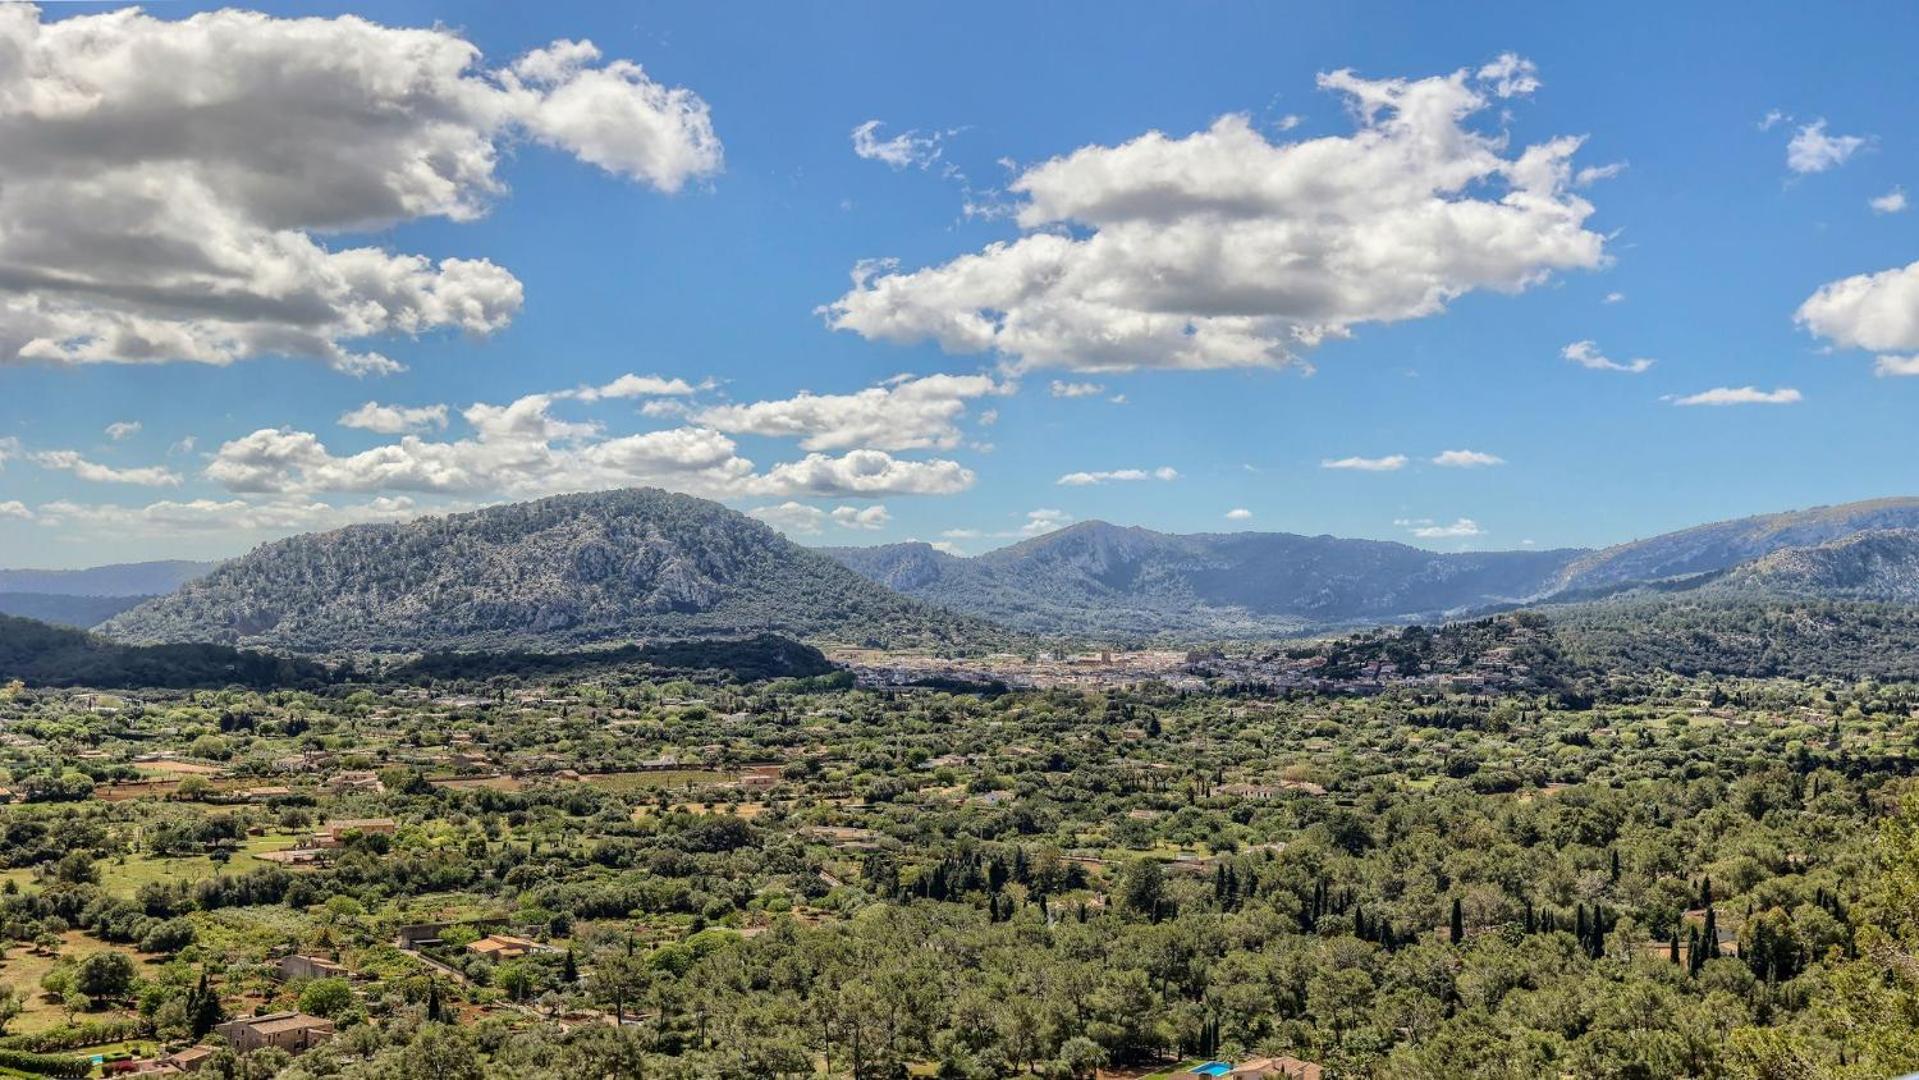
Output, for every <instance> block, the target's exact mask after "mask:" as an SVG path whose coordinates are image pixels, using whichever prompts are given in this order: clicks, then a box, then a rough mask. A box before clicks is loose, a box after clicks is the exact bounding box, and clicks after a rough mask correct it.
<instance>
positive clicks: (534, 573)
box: [102, 488, 989, 651]
mask: <svg viewBox="0 0 1919 1080" xmlns="http://www.w3.org/2000/svg"><path fill="white" fill-rule="evenodd" d="M102 630H103V631H104V632H106V633H108V634H110V635H112V636H114V637H117V638H119V639H121V640H125V641H130V642H141V643H145V642H160V641H215V642H222V643H230V644H256V645H266V646H273V647H278V648H290V649H298V650H336V649H373V650H385V649H391V650H403V651H414V650H422V649H428V650H431V649H453V648H459V649H474V648H500V647H532V648H552V647H557V646H563V645H574V644H584V643H590V642H598V641H609V640H618V639H622V638H651V637H662V638H685V637H700V636H726V635H746V634H753V633H759V632H775V633H782V634H787V635H791V636H796V637H802V638H813V639H832V640H847V641H855V642H858V641H869V640H870V641H878V642H883V643H889V644H948V643H954V642H960V641H967V640H974V639H980V638H984V637H986V636H987V635H988V634H989V631H988V630H987V628H985V627H983V626H981V625H980V624H979V623H977V622H975V621H973V620H969V619H965V618H960V617H955V616H951V615H948V614H946V613H944V612H941V611H936V610H934V609H931V608H929V607H927V606H926V605H924V604H922V603H919V602H917V601H915V600H911V599H908V598H906V597H903V596H900V595H898V594H896V593H894V592H891V591H889V590H887V589H885V588H882V587H880V586H877V585H874V584H872V583H871V582H868V581H867V580H865V579H864V578H862V577H860V576H859V575H857V574H855V573H853V572H851V571H850V570H847V569H846V568H845V567H843V566H841V565H839V564H838V563H836V562H834V561H833V560H832V559H830V558H827V557H826V556H824V555H821V554H819V553H817V552H813V551H808V550H807V549H805V548H802V547H800V546H798V545H796V544H794V543H792V542H790V541H788V540H786V539H785V538H784V537H781V536H780V535H779V534H778V533H776V532H774V531H773V530H772V529H771V528H769V527H767V526H766V525H764V524H761V523H760V522H758V521H755V520H753V519H752V518H749V517H747V516H745V515H743V514H740V513H737V512H735V511H732V510H728V509H726V508H725V507H723V506H720V505H719V504H717V503H712V502H707V501H705V500H703V499H695V498H692V497H690V496H686V495H676V494H671V493H668V492H664V491H659V490H655V489H650V488H645V489H641V488H635V489H625V490H618V491H606V492H596V493H591V494H581V495H561V496H555V497H553V498H548V499H541V500H539V501H537V502H526V503H514V504H510V505H505V506H495V507H490V508H487V509H484V510H478V511H474V512H472V513H466V514H455V515H450V516H447V517H432V518H422V519H419V520H416V521H411V522H407V523H405V524H392V525H388V524H381V525H356V526H351V527H348V528H345V529H340V530H337V531H334V532H328V533H317V534H311V535H306V536H296V537H293V538H291V539H287V540H282V541H278V542H276V543H271V544H266V545H263V546H262V547H260V548H258V549H256V550H255V551H253V552H252V553H250V554H248V555H246V556H244V557H242V558H238V559H234V560H232V561H230V562H227V563H225V564H223V565H221V566H220V567H219V568H218V569H217V570H215V571H214V572H213V573H211V574H209V575H208V576H206V577H204V578H202V579H200V580H198V581H194V582H192V583H189V584H188V585H186V586H185V587H183V588H182V589H180V590H179V591H178V592H176V593H174V594H172V595H170V596H165V597H160V598H158V599H156V600H153V601H150V602H148V603H146V604H143V605H141V606H140V607H137V608H135V609H133V610H131V611H128V612H126V613H124V614H122V615H120V616H118V617H116V618H114V619H112V620H110V621H109V622H108V623H107V624H105V625H104V626H103V627H102Z"/></svg>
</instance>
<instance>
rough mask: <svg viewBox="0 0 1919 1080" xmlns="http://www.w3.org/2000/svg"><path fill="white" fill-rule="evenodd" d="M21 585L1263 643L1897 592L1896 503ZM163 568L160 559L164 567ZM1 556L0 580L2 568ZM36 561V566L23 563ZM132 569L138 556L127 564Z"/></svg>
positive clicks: (344, 556)
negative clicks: (1458, 532)
mask: <svg viewBox="0 0 1919 1080" xmlns="http://www.w3.org/2000/svg"><path fill="white" fill-rule="evenodd" d="M141 565H142V566H143V567H149V568H151V569H147V570H140V569H138V568H134V567H111V568H101V569H100V570H98V571H84V572H68V573H71V574H74V575H75V576H73V577H71V578H66V579H59V580H54V581H45V580H34V579H26V580H30V581H32V582H33V583H36V584H43V583H44V584H59V585H61V586H62V587H64V588H75V587H78V586H79V585H84V586H86V587H89V588H100V587H103V586H102V585H100V584H99V583H101V582H109V583H120V587H125V583H127V582H133V583H136V584H148V583H151V584H155V585H158V584H165V583H166V582H165V581H164V577H163V575H165V574H174V575H177V576H178V577H179V578H181V579H183V581H184V583H183V584H180V585H179V587H178V588H177V589H174V590H173V591H172V592H170V593H169V594H167V595H164V596H159V597H155V598H152V599H147V600H144V601H142V602H139V603H138V604H137V605H136V606H133V607H131V608H130V609H129V610H125V611H110V612H109V613H108V614H107V615H106V616H103V618H104V622H102V623H101V624H100V630H101V632H103V633H105V634H107V635H109V636H111V637H114V638H116V639H118V640H121V641H125V642H132V643H140V644H147V643H159V642H212V643H219V644H227V645H244V646H257V647H268V648H276V649H284V650H295V651H300V650H304V651H352V650H362V649H365V650H376V651H378V650H398V651H423V650H447V649H455V650H457V649H549V650H552V649H568V648H576V647H580V646H592V645H597V644H602V643H608V642H618V641H626V640H636V639H637V640H674V639H687V638H695V637H712V636H747V635H752V634H760V633H776V634H784V635H789V636H792V637H797V638H801V639H807V640H812V641H823V642H824V641H830V642H844V643H870V644H879V645H887V646H924V647H935V648H978V647H985V646H994V645H1004V644H1006V643H1007V642H1008V641H1009V640H1010V639H1011V637H1012V636H1016V635H1037V636H1045V637H1055V636H1064V637H1072V638H1082V639H1097V640H1101V641H1145V640H1157V641H1206V640H1223V639H1231V638H1241V639H1247V638H1268V637H1281V636H1287V635H1296V634H1304V633H1321V632H1332V631H1337V630H1341V629H1345V628H1353V627H1360V626H1372V625H1382V624H1393V623H1405V622H1413V621H1422V622H1433V621H1439V620H1443V619H1446V618H1454V617H1460V616H1465V615H1471V614H1476V613H1483V612H1489V611H1497V610H1501V609H1509V608H1513V607H1518V606H1548V605H1559V606H1562V607H1563V606H1567V605H1572V604H1580V603H1586V602H1589V601H1595V600H1604V599H1611V598H1627V599H1630V598H1632V597H1635V596H1665V597H1670V596H1675V595H1685V596H1686V597H1687V598H1688V602H1691V603H1712V604H1719V603H1739V602H1745V601H1750V600H1754V599H1769V598H1796V599H1801V600H1821V601H1824V600H1837V601H1861V602H1881V603H1899V604H1904V603H1915V602H1919V499H1882V500H1875V501H1871V502H1861V503H1851V504H1847V505H1843V506H1832V507H1819V508H1816V509H1812V510H1804V511H1795V512H1791V513H1784V514H1770V515H1764V516H1760V517H1753V518H1745V519H1740V520H1737V521H1727V522H1719V523H1714V524H1710V525H1703V526H1699V527H1696V528H1691V529H1685V530H1681V531H1679V532H1674V533H1668V534H1665V535H1662V536H1656V537H1652V538H1649V539H1644V540H1636V541H1632V542H1630V543H1625V544H1620V545H1616V546H1614V547H1610V548H1605V549H1601V550H1583V549H1561V550H1549V551H1531V550H1524V551H1503V552H1467V553H1439V552H1432V551H1427V550H1424V549H1420V548H1415V547H1411V546H1408V545H1405V544H1398V543H1390V542H1382V541H1375V540H1351V539H1340V538H1337V537H1331V536H1300V535H1293V534H1287V533H1255V532H1242V533H1203V534H1193V535H1178V534H1169V533H1161V532H1155V531H1152V530H1148V529H1143V528H1129V527H1122V526H1117V525H1110V524H1106V523H1104V522H1086V523H1082V524H1078V525H1074V526H1071V527H1068V528H1065V529H1061V530H1059V531H1057V532H1054V533H1050V534H1047V535H1045V536H1039V537H1034V538H1032V539H1029V540H1025V541H1023V542H1020V543H1017V544H1014V545H1011V546H1009V547H1006V548H1002V549H999V550H997V551H992V552H988V553H986V554H983V555H979V556H975V557H972V558H965V557H960V556H955V555H951V554H947V553H945V552H942V551H939V550H936V549H934V548H933V547H931V546H930V545H927V544H921V543H902V544H890V545H883V546H879V547H868V548H831V549H822V550H813V549H808V548H803V547H801V546H799V545H797V544H795V543H793V542H791V541H790V540H787V539H786V538H785V537H783V536H781V535H780V534H778V533H777V532H775V531H773V530H772V529H771V528H769V527H768V526H766V525H764V524H762V523H761V522H759V521H756V520H754V519H752V518H750V517H747V516H746V515H743V514H740V513H738V512H736V511H733V510H729V509H727V508H725V507H723V506H721V505H719V504H717V503H712V502H707V501H704V500H700V499H695V498H691V497H689V496H683V495H675V494H670V493H667V492H663V491H657V490H651V489H629V490H619V491H608V492H598V493H590V494H580V495H565V496H556V497H553V498H549V499H542V500H539V501H536V502H528V503H518V504H512V505H505V506H496V507H491V508H488V509H484V510H479V511H474V512H471V513H465V514H456V515H452V516H448V517H431V518H422V519H419V520H416V521H412V522H408V523H404V524H391V525H387V524H383V525H358V526H351V527H348V528H345V529H340V530H336V531H334V532H328V533H318V534H310V535H306V536H297V537H292V538H290V539H287V540H282V541H278V542H275V543H271V544H267V545H264V546H262V547H260V548H258V549H256V550H255V551H253V552H252V553H250V554H248V555H245V556H243V557H240V558H237V559H234V560H231V561H228V562H226V563H223V564H220V565H218V566H210V565H209V564H141ZM163 567H164V568H165V569H162V568H163ZM9 573H11V572H0V583H6V582H10V581H16V580H22V579H20V578H17V577H13V576H8V575H9ZM41 573H44V572H41ZM142 574H149V575H161V576H148V577H142V576H141V575H142Z"/></svg>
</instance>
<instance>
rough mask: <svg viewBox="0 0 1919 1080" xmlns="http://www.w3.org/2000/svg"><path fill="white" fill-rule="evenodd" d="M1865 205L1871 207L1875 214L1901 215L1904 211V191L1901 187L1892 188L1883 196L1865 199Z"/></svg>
mask: <svg viewBox="0 0 1919 1080" xmlns="http://www.w3.org/2000/svg"><path fill="white" fill-rule="evenodd" d="M1866 205H1867V206H1870V207H1872V212H1873V213H1875V214H1898V213H1903V212H1904V211H1905V209H1906V189H1905V188H1902V187H1896V188H1893V189H1892V190H1891V191H1888V192H1886V193H1885V194H1884V195H1878V196H1874V197H1873V198H1870V199H1867V200H1866Z"/></svg>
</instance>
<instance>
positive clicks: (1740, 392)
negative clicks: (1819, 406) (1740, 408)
mask: <svg viewBox="0 0 1919 1080" xmlns="http://www.w3.org/2000/svg"><path fill="white" fill-rule="evenodd" d="M1666 400H1669V401H1671V402H1672V403H1673V404H1674V405H1795V404H1797V403H1799V402H1800V401H1803V400H1805V396H1804V395H1803V394H1801V393H1800V392H1799V391H1797V390H1794V389H1793V388H1792V387H1790V386H1783V387H1780V388H1779V389H1777V390H1761V389H1759V388H1758V387H1756V386H1716V387H1714V388H1712V389H1711V390H1702V391H1700V392H1699V393H1697V394H1687V395H1686V396H1684V397H1672V398H1667V399H1666Z"/></svg>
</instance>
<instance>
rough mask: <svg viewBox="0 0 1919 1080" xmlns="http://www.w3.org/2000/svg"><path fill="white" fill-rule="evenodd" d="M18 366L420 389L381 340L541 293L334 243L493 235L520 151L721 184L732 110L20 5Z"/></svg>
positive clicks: (343, 26) (416, 48)
mask: <svg viewBox="0 0 1919 1080" xmlns="http://www.w3.org/2000/svg"><path fill="white" fill-rule="evenodd" d="M0 131H4V132H5V133H6V135H5V141H6V148H7V149H6V153H4V154H0V267H3V268H4V269H0V363H4V362H8V361H42V362H50V363H56V364H85V363H157V362H164V361H193V362H199V363H207V364H229V363H233V362H236V361H241V360H247V359H252V358H255V357H260V356H279V355H285V356H301V357H312V358H317V359H320V360H323V361H325V362H327V363H329V364H331V365H332V366H334V367H336V368H339V369H341V370H343V371H348V372H353V373H356V374H368V373H381V372H387V371H393V370H396V369H397V368H398V367H399V365H398V364H397V363H396V362H394V361H393V360H391V359H389V358H388V357H386V356H384V355H382V354H380V353H379V352H377V351H375V350H374V349H373V348H370V347H368V343H369V342H370V341H371V340H373V339H378V338H382V337H388V336H394V335H400V336H415V335H421V334H427V333H432V332H436V331H457V332H464V333H469V334H476V335H484V334H490V333H492V332H494V331H497V330H499V329H501V328H502V327H504V326H506V325H507V324H508V323H509V322H511V321H512V319H513V318H514V316H515V315H517V314H518V312H519V311H520V308H521V304H522V299H523V297H522V289H521V285H520V282H519V280H518V279H516V278H515V277H514V276H513V275H512V273H510V272H509V271H508V270H506V269H505V268H503V267H501V266H498V265H496V264H494V263H492V262H490V261H488V260H487V259H485V258H473V257H459V256H449V257H445V258H440V259H433V258H428V257H426V256H422V255H415V254H407V253H404V252H393V251H389V250H387V249H386V248H384V247H376V246H353V245H352V243H351V242H350V241H337V240H335V239H333V238H335V237H338V236H341V235H343V234H352V233H355V232H364V231H367V230H372V229H381V228H385V227H387V226H390V225H393V224H396V223H401V222H407V221H412V220H418V219H422V218H443V219H447V220H450V221H455V222H463V221H471V220H473V219H475V218H477V217H479V216H481V215H482V214H484V213H485V212H486V210H487V208H488V207H489V205H490V204H491V203H492V202H493V201H495V200H496V199H498V198H500V197H501V196H503V195H504V194H505V192H506V185H505V183H504V182H503V181H502V180H501V179H500V177H499V176H498V175H497V168H496V167H497V165H498V163H499V160H500V157H501V155H502V151H503V150H504V149H505V148H507V147H509V146H511V145H513V144H515V143H517V142H526V141H531V142H536V143H541V144H545V145H547V146H551V147H553V148H556V149H558V150H561V151H563V152H566V153H569V154H572V155H574V156H576V157H579V158H581V159H582V160H585V161H588V162H590V163H592V164H594V165H597V166H599V167H600V168H602V169H604V170H606V171H607V172H610V173H613V174H615V175H618V176H622V177H626V178H629V179H632V180H635V181H637V182H640V183H643V184H647V185H650V186H652V187H654V188H657V189H659V190H662V191H675V190H678V189H679V188H681V187H682V186H684V185H685V184H686V183H687V182H688V181H690V180H693V179H695V178H698V177H703V176H708V175H711V174H713V173H714V172H716V171H717V170H718V169H719V168H720V166H721V149H720V143H719V140H718V139H717V137H716V136H715V135H714V134H713V129H712V125H711V121H710V119H709V117H708V112H707V107H706V104H705V102H703V101H702V100H701V99H700V98H699V97H698V96H697V95H695V94H694V93H692V92H691V91H689V90H685V89H679V88H669V87H666V86H663V85H661V84H659V83H657V82H655V81H653V80H652V79H651V78H649V77H648V76H647V75H646V73H645V72H644V71H642V70H641V69H640V67H639V66H638V65H636V64H634V63H632V62H630V61H626V60H611V61H604V62H602V60H601V58H600V56H599V53H598V50H596V49H595V48H594V47H593V46H592V45H591V44H590V43H588V42H566V41H562V42H556V43H554V44H553V45H552V46H550V47H548V48H545V49H540V50H537V51H535V52H532V53H528V54H527V55H526V56H524V57H522V58H520V59H519V60H518V61H517V62H515V63H514V64H512V65H510V66H508V67H507V68H504V69H499V70H489V69H487V68H485V67H482V66H481V63H480V54H479V50H478V49H477V48H476V47H475V46H474V45H473V44H471V43H470V42H468V41H466V40H464V39H462V38H461V37H459V36H458V35H457V34H456V33H454V32H453V31H451V30H448V29H445V28H440V27H435V28H431V29H404V28H395V27H388V26H382V25H380V24H378V23H374V22H371V21H369V20H366V19H362V18H357V17H352V16H345V17H339V18H310V19H281V18H275V17H272V16H268V15H263V14H259V13H257V12H248V11H239V10H231V9H227V10H220V11H212V12H204V13H200V14H195V15H191V16H189V17H186V18H182V19H159V18H154V17H152V16H149V15H147V14H145V13H143V12H141V11H140V10H139V9H137V8H130V7H129V8H122V9H120V10H117V11H112V12H107V13H102V14H83V15H78V16H75V17H73V18H65V19H59V20H54V21H42V19H41V17H40V13H39V11H38V10H37V9H36V8H35V7H34V6H33V5H31V4H4V5H0Z"/></svg>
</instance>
